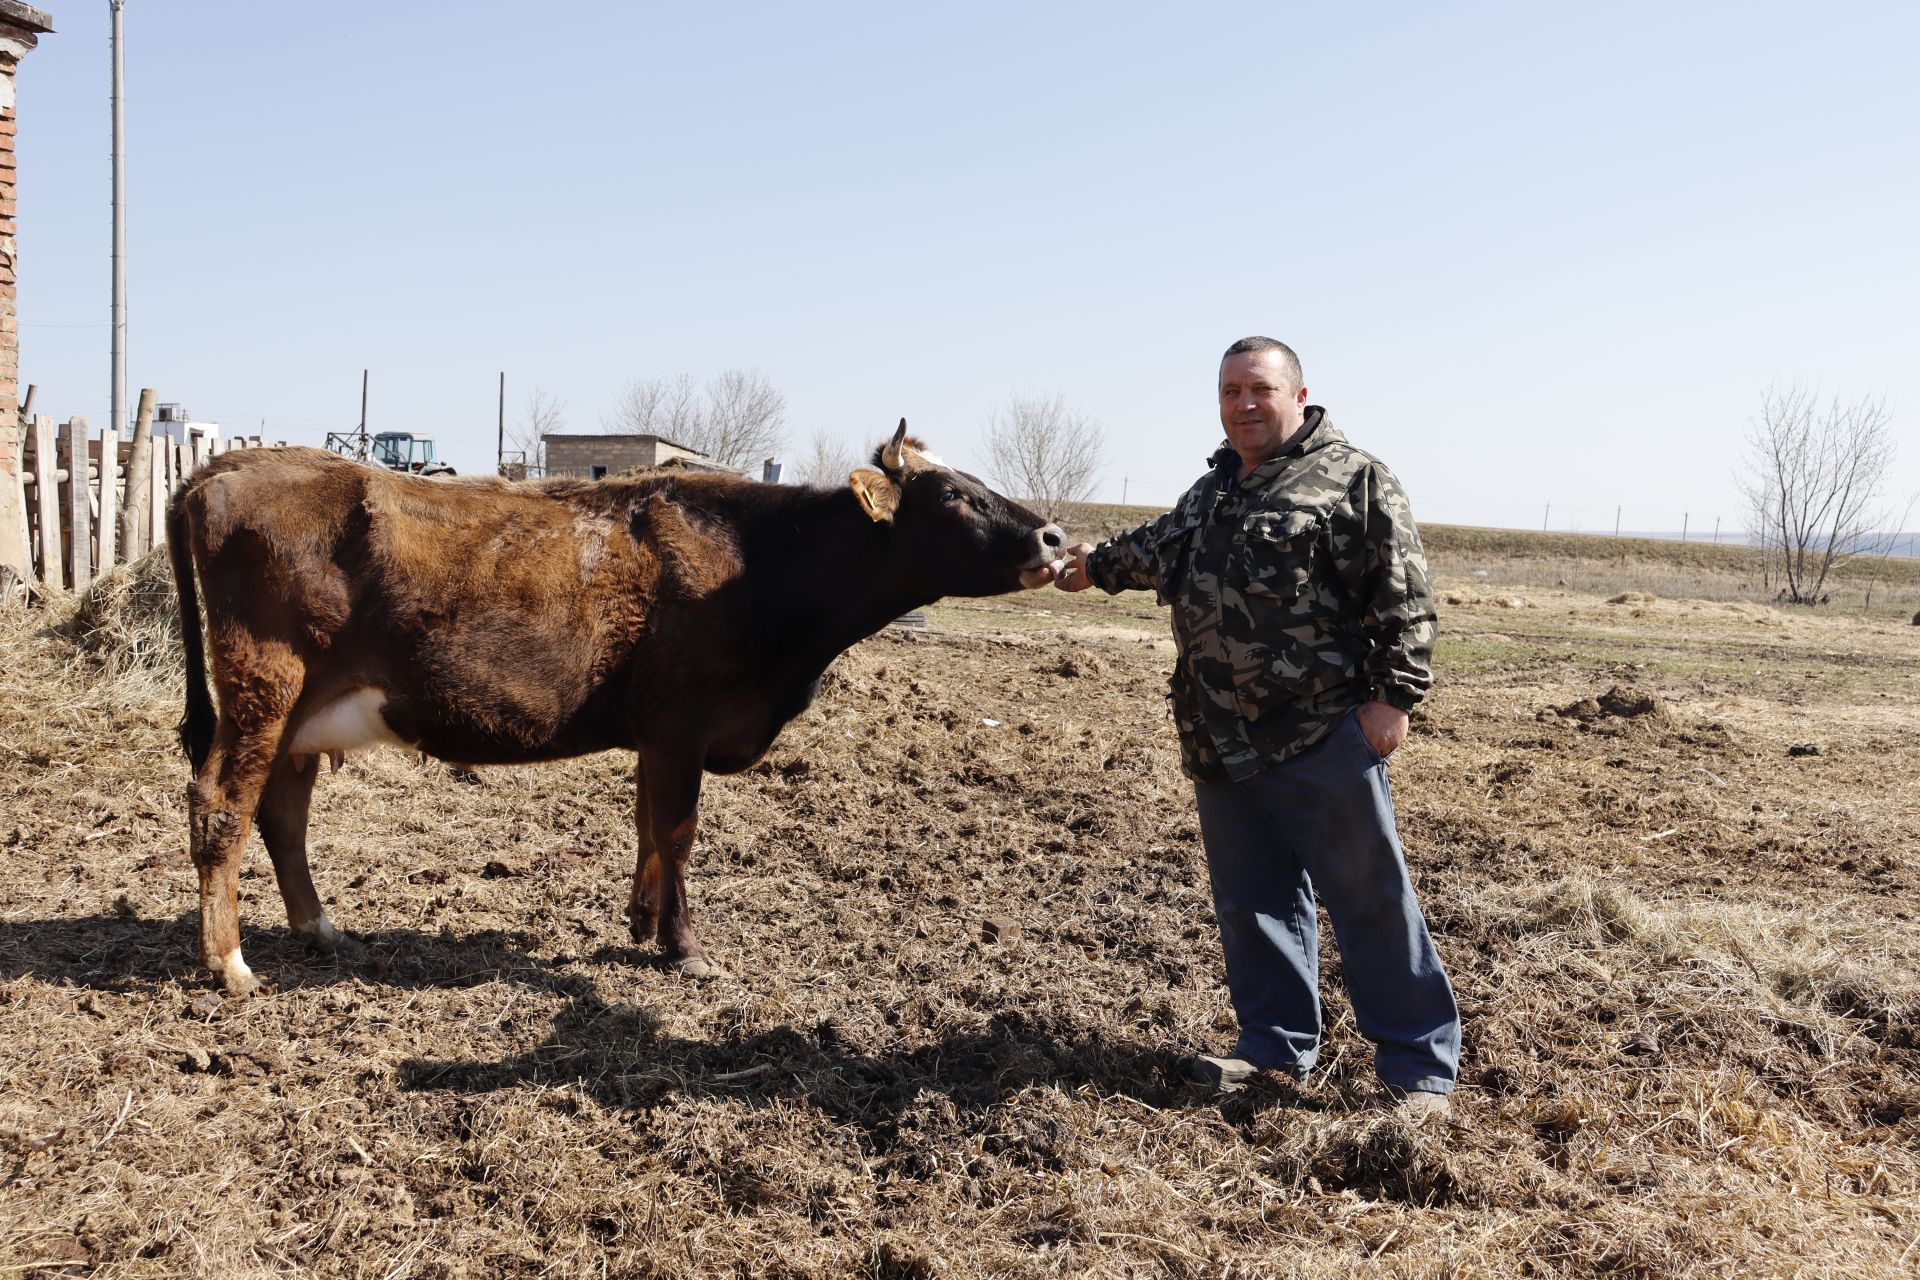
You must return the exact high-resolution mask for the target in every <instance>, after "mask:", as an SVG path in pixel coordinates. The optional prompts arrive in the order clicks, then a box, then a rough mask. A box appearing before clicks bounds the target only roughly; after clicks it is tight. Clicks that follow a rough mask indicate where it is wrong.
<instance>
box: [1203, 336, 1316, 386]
mask: <svg viewBox="0 0 1920 1280" xmlns="http://www.w3.org/2000/svg"><path fill="white" fill-rule="evenodd" d="M1251 351H1278V352H1279V353H1280V363H1281V364H1282V366H1284V367H1285V369H1286V371H1287V376H1288V377H1289V378H1292V379H1293V389H1294V390H1295V391H1298V390H1299V389H1300V388H1301V387H1302V386H1304V385H1306V379H1305V376H1304V375H1303V374H1301V372H1300V357H1299V356H1297V355H1295V354H1294V353H1293V348H1292V347H1290V346H1288V345H1287V344H1286V343H1284V342H1282V341H1280V340H1279V339H1278V338H1262V337H1259V336H1258V335H1256V336H1254V337H1251V338H1242V339H1240V341H1238V342H1236V343H1234V344H1233V345H1232V346H1230V347H1228V348H1227V349H1226V350H1225V351H1223V352H1221V353H1220V362H1221V363H1222V364H1225V363H1226V361H1227V357H1229V356H1243V355H1246V354H1247V353H1248V352H1251Z"/></svg>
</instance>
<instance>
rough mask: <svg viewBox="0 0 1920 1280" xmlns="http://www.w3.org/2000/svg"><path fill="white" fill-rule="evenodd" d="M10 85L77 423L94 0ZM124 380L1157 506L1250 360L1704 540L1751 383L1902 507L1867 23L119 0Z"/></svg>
mask: <svg viewBox="0 0 1920 1280" xmlns="http://www.w3.org/2000/svg"><path fill="white" fill-rule="evenodd" d="M43 7H46V8H48V9H49V10H50V11H51V12H52V14H53V16H54V23H55V26H56V28H57V31H56V33H55V34H52V35H49V36H46V37H44V38H43V39H42V41H41V45H40V48H39V49H38V50H37V51H35V52H34V53H33V54H31V55H29V57H28V58H27V59H26V60H25V61H24V62H23V64H22V66H21V70H20V76H19V122H20V131H19V144H18V145H19V163H20V200H19V207H20V254H21V268H20V308H21V322H22V329H23V332H22V359H21V369H22V378H23V381H32V382H37V383H39V384H40V396H41V401H40V403H41V405H42V406H43V407H44V408H45V410H46V411H48V412H52V413H55V414H57V415H59V416H61V417H66V416H69V415H72V414H84V415H86V416H87V417H89V418H90V419H91V420H92V421H93V422H95V423H96V424H98V423H101V422H104V421H105V419H106V416H107V401H108V385H109V384H108V340H109V331H108V328H107V320H108V315H109V310H108V306H109V301H110V291H109V268H108V247H109V232H110V227H109V215H108V208H109V206H108V199H109V165H108V154H109V128H108V96H107V90H108V55H107V26H108V13H107V4H106V2H105V0H85V2H84V3H82V2H73V3H61V2H58V0H55V2H53V3H43ZM126 30H127V83H128V127H127V141H128V151H129V156H128V187H129V213H128V228H129V230H128V242H129V254H128V257H129V296H130V314H131V329H130V335H131V336H130V339H129V351H130V370H129V378H130V381H131V384H132V385H133V386H134V387H138V386H141V385H151V386H154V387H156V388H158V390H159V392H160V395H161V398H162V399H167V400H178V401H181V402H183V403H185V404H186V405H188V406H189V407H190V408H191V409H192V410H193V412H194V413H195V414H196V415H197V416H200V417H207V418H214V419H217V420H218V421H220V422H221V423H222V425H223V428H224V429H225V430H227V431H228V432H229V433H237V432H242V431H253V430H257V429H258V427H259V424H260V422H261V420H263V419H264V420H265V422H266V430H267V433H268V434H269V435H270V436H276V437H284V438H286V439H288V440H293V441H304V442H309V443H318V442H319V440H320V438H321V436H322V434H323V433H324V432H325V431H326V430H327V429H329V428H336V429H337V428H344V427H350V426H352V425H353V424H354V423H355V422H356V421H357V419H358V416H359V381H360V370H361V368H362V367H363V366H365V367H370V368H371V369H372V384H373V393H372V415H371V421H372V424H373V425H374V426H375V427H376V429H402V428H407V429H415V430H422V431H428V432H432V433H434V434H435V435H436V436H437V437H438V439H439V440H440V442H441V448H442V452H443V453H446V454H449V455H451V459H452V461H453V462H454V464H455V465H456V466H457V467H459V468H460V469H461V470H462V471H485V470H489V469H491V466H492V460H493V445H494V416H495V411H494V404H495V393H496V379H497V377H498V374H499V372H500V371H501V370H503V369H504V370H505V371H506V372H507V376H508V391H509V401H508V404H509V413H510V414H518V413H519V412H520V411H521V410H522V408H523V407H524V401H525V397H526V394H527V393H528V391H530V390H531V389H532V388H534V387H541V388H544V389H546V390H547V391H548V392H550V393H552V394H554V395H557V396H559V397H561V398H563V399H564V400H565V401H566V404H567V409H568V418H569V422H570V425H571V427H572V428H573V429H575V430H595V429H597V427H598V423H599V419H600V416H601V414H602V413H603V412H604V411H605V410H606V409H607V408H608V407H609V406H610V405H611V403H612V402H613V400H614V398H615V396H616V395H617V394H618V392H619V390H620V388H621V386H622V385H623V384H624V383H625V382H626V381H627V380H629V379H631V378H635V377H645V376H651V375H656V374H672V373H678V372H681V371H687V372H691V373H693V374H695V375H696V376H701V377H704V376H706V375H708V374H710V373H712V372H714V371H716V370H719V369H722V368H726V367H729V366H741V367H750V368H757V369H760V370H762V371H764V372H765V373H766V374H767V375H768V376H769V377H770V378H771V379H772V380H773V382H774V383H775V384H776V385H777V386H779V387H780V388H781V389H782V390H783V391H785V393H786V394H787V396H788V399H789V405H790V421H789V433H790V439H791V440H792V441H793V442H794V443H795V444H796V445H797V444H799V443H800V442H803V441H804V440H805V439H806V438H807V437H808V436H809V435H810V434H811V432H812V431H813V430H815V429H816V428H825V429H827V430H828V431H830V432H832V433H834V434H837V435H840V436H843V437H845V438H847V439H849V440H859V441H863V442H864V441H867V440H872V439H876V438H878V437H879V436H880V435H882V434H884V432H885V430H886V429H887V427H888V426H889V425H890V424H892V423H893V422H894V421H895V420H896V419H898V418H899V417H901V416H903V415H904V416H906V417H907V418H909V419H910V420H911V422H912V424H913V426H914V428H915V430H916V431H918V432H919V433H920V434H922V435H924V436H925V437H926V438H927V439H928V441H929V442H930V443H931V445H932V446H933V447H934V448H935V449H936V451H939V452H942V453H943V454H945V455H946V456H947V457H948V458H949V459H950V460H953V461H956V462H959V463H962V464H968V465H977V464H978V462H979V461H980V459H981V451H980V448H979V445H980V441H981V438H982V436H983V430H984V429H983V423H984V420H985V418H986V415H987V413H988V412H989V410H990V409H991V408H993V407H994V406H995V405H996V404H997V403H999V402H1001V401H1002V400H1004V398H1005V397H1006V396H1007V395H1008V393H1010V392H1013V391H1023V392H1041V393H1052V392H1056V391H1057V392H1060V393H1063V394H1064V395H1065V396H1067V397H1068V398H1069V399H1070V400H1073V401H1075V402H1077V403H1079V404H1080V405H1082V406H1083V407H1085V408H1086V409H1087V410H1088V411H1090V412H1091V413H1093V414H1094V415H1095V416H1097V417H1098V418H1099V419H1100V420H1101V421H1103V422H1104V423H1105V425H1106V428H1107V431H1108V435H1109V443H1110V453H1111V465H1110V467H1109V468H1108V471H1107V473H1106V476H1105V478H1104V481H1103V483H1102V486H1101V488H1102V493H1101V496H1104V497H1108V498H1116V499H1117V498H1118V497H1119V496H1120V491H1121V482H1122V479H1123V477H1124V478H1126V479H1127V481H1128V495H1129V497H1130V498H1131V499H1132V500H1134V501H1151V502H1169V501H1171V500H1172V499H1173V497H1174V496H1175V495H1176V494H1177V493H1178V492H1179V491H1180V490H1181V489H1183V488H1184V487H1185V486H1186V484H1187V483H1188V482H1189V481H1190V480H1191V479H1192V478H1193V477H1194V476H1195V475H1196V474H1197V473H1198V472H1199V471H1200V469H1201V467H1202V459H1203V458H1204V456H1205V454H1206V453H1207V452H1208V451H1209V450H1210V449H1211V448H1212V447H1213V446H1214V444H1215V443H1216V442H1217V441H1218V439H1219V435H1220V433H1219V423H1218V420H1217V418H1216V416H1215V409H1214V400H1213V377H1214V372H1215V368H1216V364H1217V360H1218V355H1219V351H1220V349H1221V348H1222V347H1223V346H1225V345H1226V343H1228V342H1229V341H1231V340H1232V339H1234V338H1237V337H1240V336H1242V335H1244V334H1248V333H1267V334H1272V335H1274V336H1276V337H1280V338H1283V339H1285V340H1287V341H1289V342H1291V343H1293V344H1294V345H1295V346H1296V347H1297V348H1298V349H1299V351H1300V353H1301V356H1302V358H1303V360H1304V362H1305V366H1306V373H1307V382H1308V385H1309V387H1310V388H1311V390H1312V392H1313V399H1314V400H1315V401H1316V402H1319V403H1322V404H1325V405H1327V406H1328V407H1329V409H1330V410H1331V411H1332V413H1333V415H1334V418H1335V421H1337V422H1338V423H1339V424H1340V425H1341V426H1342V427H1343V428H1344V429H1345V430H1346V431H1347V433H1348V434H1349V435H1350V436H1352V437H1353V438H1354V439H1355V440H1356V441H1358V442H1359V443H1361V444H1362V445H1363V446H1365V447H1367V448H1370V449H1372V450H1373V451H1374V452H1376V453H1378V454H1379V455H1381V456H1382V457H1384V458H1385V459H1386V460H1387V461H1388V463H1389V464H1391V465H1392V466H1393V467H1394V469H1395V470H1396V471H1397V472H1399V474H1400V476H1401V478H1402V479H1403V481H1404V482H1405V484H1406V485H1407V488H1408V489H1409V491H1410V492H1411V494H1412V496H1413V499H1414V504H1415V509H1416V511H1417V512H1418V514H1419V515H1420V516H1421V518H1422V519H1425V520H1428V521H1449V522H1464V523H1479V524H1496V525H1514V526H1520V527H1528V526H1532V527H1538V525H1539V524H1540V522H1541V517H1542V509H1543V507H1544V505H1545V504H1547V503H1549V502H1551V503H1552V504H1553V513H1552V524H1553V527H1555V528H1570V527H1571V528H1581V529H1586V530H1590V531H1592V530H1606V529H1611V527H1612V523H1613V515H1614V508H1615V505H1616V504H1624V505H1625V508H1626V513H1625V516H1624V522H1625V524H1626V526H1627V527H1628V528H1640V529H1672V528H1678V527H1679V524H1680V520H1681V517H1682V513H1683V512H1685V513H1690V514H1691V518H1692V523H1693V527H1694V528H1695V529H1702V528H1704V527H1706V526H1707V525H1708V524H1710V523H1711V521H1712V520H1713V519H1714V517H1715V516H1722V517H1725V518H1726V519H1727V521H1728V526H1729V527H1732V526H1733V525H1735V524H1737V523H1739V516H1740V512H1739V503H1738V500H1737V498H1736V497H1735V496H1734V491H1733V485H1732V481H1731V468H1732V464H1733V462H1734V460H1735V458H1736V456H1737V454H1738V452H1739V446H1740V440H1741V436H1742V433H1743V431H1744V430H1745V424H1746V421H1747V418H1748V416H1749V414H1750V413H1751V411H1752V409H1753V408H1754V406H1755V405H1756V404H1757V401H1758V397H1759V393H1760V391H1761V389H1762V388H1763V387H1765V386H1766V385H1767V384H1769V383H1770V382H1781V383H1788V382H1794V381H1800V382H1806V383H1810V384H1817V385H1818V386H1820V387H1822V388H1824V389H1826V390H1828V391H1832V392H1839V393H1842V394H1845V395H1855V394H1863V393H1866V394H1873V395H1884V396H1885V397H1886V398H1887V399H1888V401H1889V402H1890V404H1891V405H1892V407H1893V408H1894V410H1895V412H1896V414H1897V422H1898V430H1899V432H1900V436H1901V440H1902V446H1903V447H1902V458H1901V462H1900V466H1899V469H1898V471H1897V472H1896V473H1895V474H1894V475H1892V476H1889V477H1888V482H1889V489H1890V490H1891V491H1893V492H1896V493H1898V494H1901V495H1904V494H1906V493H1910V492H1915V491H1920V433H1916V432H1914V430H1913V424H1914V422H1915V421H1916V420H1920V356H1917V354H1916V353H1920V230H1917V229H1920V164H1916V159H1920V76H1916V75H1915V74H1914V71H1913V67H1912V57H1913V52H1914V50H1915V49H1916V48H1920V6H1915V5H1912V4H1844V3H1842V4H1828V5H1819V6H1814V5H1806V4H1754V3H1741V4H1731V3H1728V4H1682V5H1674V4H1643V3H1624V4H1613V5H1608V6H1602V7H1594V6H1571V5H1542V4H1537V3H1526V4H1518V3H1516V4H1480V5H1445V6H1440V5H1424V4H1423V5H1413V4H1375V5H1367V6H1329V5H1319V4H1315V5H1307V4H1268V5H1246V6H1231V7H1228V8H1225V9H1219V10H1212V11H1200V10H1196V9H1194V8H1192V7H1186V6H1172V5H1125V4H1115V3H1103V4H1086V5H1078V4H1075V5H1067V4H1036V3H1029V4H997V3H985V4H968V5H947V6H938V7H935V6H908V5H898V4H889V5H873V6H853V5H831V4H829V5H817V6H797V5H794V6H789V5H759V4H735V5H726V6H692V5H674V6H658V5H647V4H586V3H555V4H542V5H535V4H521V5H507V4H493V3H464V4H451V3H425V2H419V3H406V4H393V5H378V6H372V5H361V6H329V5H299V6H295V5H288V4H261V3H257V2H255V3H212V2H205V0H201V2H196V3H192V4H164V3H161V2H160V0H129V3H128V5H127V16H126Z"/></svg>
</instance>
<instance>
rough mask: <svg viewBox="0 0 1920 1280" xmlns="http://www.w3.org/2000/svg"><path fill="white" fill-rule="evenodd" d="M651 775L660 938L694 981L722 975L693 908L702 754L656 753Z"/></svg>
mask: <svg viewBox="0 0 1920 1280" xmlns="http://www.w3.org/2000/svg"><path fill="white" fill-rule="evenodd" d="M643 767H644V768H645V770H646V775H647V810H648V812H647V819H648V825H649V826H650V827H651V829H652V833H653V848H654V862H655V863H656V865H657V866H658V873H657V884H658V891H659V923H658V925H657V926H656V929H657V933H656V936H657V937H658V939H659V942H660V952H661V954H662V955H663V956H664V957H665V958H666V960H667V961H668V963H670V964H673V965H676V966H677V967H678V968H679V970H680V972H682V973H684V974H686V975H688V976H689V977H694V978H704V977H707V976H709V975H711V974H714V973H717V972H719V966H718V965H716V964H714V963H713V961H712V960H710V959H709V958H708V957H707V950H706V948H705V947H703V946H701V945H700V939H698V938H697V937H695V936H694V933H693V918H692V913H691V912H690V911H689V910H688V908H687V857H688V855H689V854H691V853H692V852H693V833H694V829H695V827H696V826H697V825H698V823H699V819H700V757H699V754H698V753H697V752H694V751H685V752H679V753H673V754H662V753H651V754H648V755H647V756H646V757H645V759H644V762H643Z"/></svg>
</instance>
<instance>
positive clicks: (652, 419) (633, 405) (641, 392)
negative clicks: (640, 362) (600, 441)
mask: <svg viewBox="0 0 1920 1280" xmlns="http://www.w3.org/2000/svg"><path fill="white" fill-rule="evenodd" d="M705 415H706V410H705V408H704V407H703V406H702V405H701V403H700V393H699V392H698V391H697V390H696V389H695V388H694V385H693V378H692V376H691V375H689V374H685V373H678V374H675V375H673V376H672V377H670V378H669V377H657V378H636V379H634V380H633V381H632V382H629V383H628V384H627V385H626V389H625V390H624V391H622V392H621V393H620V399H619V400H618V401H616V402H615V403H614V406H613V412H611V413H609V414H607V415H606V416H604V417H602V418H601V419H600V429H601V430H602V431H605V432H608V433H615V432H622V433H628V434H632V435H651V436H659V437H661V438H662V439H664V440H671V441H672V442H673V443H675V444H683V445H686V446H687V447H688V448H689V449H699V448H700V446H699V445H698V444H697V443H696V442H695V441H694V439H693V438H692V437H694V436H697V435H699V434H700V433H701V431H702V430H703V427H702V419H703V418H704V417H705ZM701 452H703V453H704V452H706V451H705V450H704V449H702V450H701Z"/></svg>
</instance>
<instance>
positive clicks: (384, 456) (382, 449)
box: [367, 431, 453, 476]
mask: <svg viewBox="0 0 1920 1280" xmlns="http://www.w3.org/2000/svg"><path fill="white" fill-rule="evenodd" d="M367 460H368V461H369V462H372V463H374V464H375V465H376V466H382V467H386V468H387V469H389V470H391V471H406V472H410V473H412V474H413V475H420V476H450V475H452V474H453V468H452V467H450V466H448V465H447V464H446V463H444V462H440V461H438V460H437V459H436V458H435V457H434V456H433V441H432V440H431V439H430V438H429V437H427V436H417V435H414V434H413V433H412V432H411V431H382V432H381V433H380V434H379V435H376V436H375V437H374V438H373V442H372V446H371V448H370V450H369V453H368V459H367Z"/></svg>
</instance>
